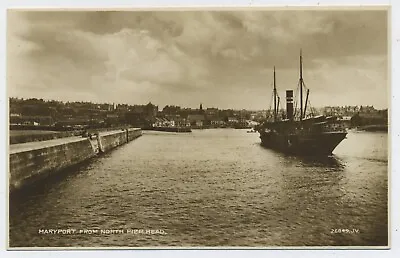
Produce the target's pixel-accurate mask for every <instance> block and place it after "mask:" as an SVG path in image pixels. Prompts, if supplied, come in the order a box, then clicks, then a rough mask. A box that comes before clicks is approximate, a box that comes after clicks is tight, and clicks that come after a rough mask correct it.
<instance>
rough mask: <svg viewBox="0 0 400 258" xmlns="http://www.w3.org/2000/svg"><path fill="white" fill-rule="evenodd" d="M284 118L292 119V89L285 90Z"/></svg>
mask: <svg viewBox="0 0 400 258" xmlns="http://www.w3.org/2000/svg"><path fill="white" fill-rule="evenodd" d="M286 118H287V119H289V120H293V90H287V91H286Z"/></svg>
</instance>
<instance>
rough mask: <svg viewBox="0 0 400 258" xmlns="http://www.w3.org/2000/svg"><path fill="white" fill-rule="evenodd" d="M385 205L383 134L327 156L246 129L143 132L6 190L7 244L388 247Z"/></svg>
mask: <svg viewBox="0 0 400 258" xmlns="http://www.w3.org/2000/svg"><path fill="white" fill-rule="evenodd" d="M387 210H388V135H387V134H384V133H367V132H351V133H349V134H348V136H347V139H345V140H344V141H343V142H342V143H341V144H340V145H339V146H338V147H337V148H336V150H335V151H334V156H333V157H328V158H322V159H321V158H299V157H293V156H286V155H284V154H282V153H279V152H275V151H273V150H269V149H266V148H263V147H262V146H260V140H259V138H258V134H256V133H246V130H234V129H210V130H193V132H192V133H187V134H186V133H165V132H145V133H144V135H143V136H142V137H140V138H138V139H136V140H135V141H132V142H130V143H128V144H126V145H123V146H121V147H119V148H117V149H115V150H114V151H112V152H109V153H107V154H105V155H103V156H101V157H99V158H95V159H92V160H90V161H89V162H86V163H84V164H82V165H79V166H76V167H73V168H71V169H69V171H65V172H64V173H62V174H59V175H57V176H56V177H53V178H51V179H48V180H45V181H43V182H40V183H38V184H36V185H35V187H33V188H31V189H28V190H26V191H24V192H20V193H17V194H15V195H13V196H11V198H10V202H9V243H10V247H161V246H163V247H168V246H180V247H197V246H208V247H283V246H386V245H387V244H388V212H387ZM67 229H70V231H69V232H67V231H66V230H67ZM50 230H58V231H50ZM63 230H64V231H63ZM151 230H152V231H151Z"/></svg>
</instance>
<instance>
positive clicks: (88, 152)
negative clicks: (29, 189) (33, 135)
mask: <svg viewBox="0 0 400 258" xmlns="http://www.w3.org/2000/svg"><path fill="white" fill-rule="evenodd" d="M141 135H142V131H141V129H137V128H130V129H123V130H117V131H111V132H104V133H99V134H98V135H97V136H96V137H95V138H92V139H89V138H82V137H79V136H74V137H67V138H61V139H54V140H48V141H41V142H28V143H20V144H12V145H10V147H9V183H10V191H13V190H15V189H21V188H23V187H24V186H27V185H29V184H32V183H34V182H35V181H37V180H39V179H42V178H45V177H47V176H49V175H52V174H53V173H56V172H58V171H60V170H63V169H65V168H67V167H69V166H72V165H76V164H78V163H81V162H83V161H85V160H88V159H90V158H93V157H95V156H96V155H97V154H98V153H99V152H107V151H110V150H112V149H113V148H115V147H117V146H120V145H123V144H125V143H127V142H129V141H132V140H133V139H135V138H137V137H139V136H141Z"/></svg>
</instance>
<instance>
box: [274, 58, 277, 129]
mask: <svg viewBox="0 0 400 258" xmlns="http://www.w3.org/2000/svg"><path fill="white" fill-rule="evenodd" d="M275 80H276V78H275V66H274V122H276V120H277V119H276V115H277V110H276V108H277V107H276V81H275Z"/></svg>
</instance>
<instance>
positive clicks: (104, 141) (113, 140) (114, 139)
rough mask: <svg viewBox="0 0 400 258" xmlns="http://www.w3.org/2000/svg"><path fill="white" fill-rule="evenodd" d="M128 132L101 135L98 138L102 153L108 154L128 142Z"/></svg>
mask: <svg viewBox="0 0 400 258" xmlns="http://www.w3.org/2000/svg"><path fill="white" fill-rule="evenodd" d="M127 136H128V134H127V130H119V131H112V132H105V133H100V134H99V135H98V137H97V140H98V143H99V150H100V152H107V151H109V150H111V149H114V148H115V147H118V146H120V145H122V144H125V143H127V142H128V137H127Z"/></svg>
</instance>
